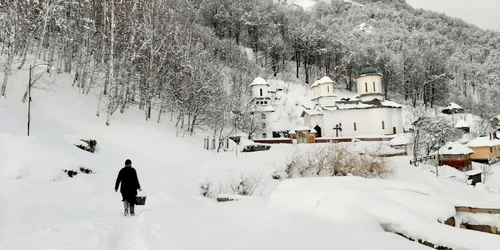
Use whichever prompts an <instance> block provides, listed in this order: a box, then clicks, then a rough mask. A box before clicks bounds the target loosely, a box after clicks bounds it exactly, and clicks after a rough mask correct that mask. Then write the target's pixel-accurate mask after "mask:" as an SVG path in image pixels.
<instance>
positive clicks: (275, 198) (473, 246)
mask: <svg viewBox="0 0 500 250" xmlns="http://www.w3.org/2000/svg"><path fill="white" fill-rule="evenodd" d="M432 190H433V189H432V188H430V187H428V186H426V185H421V184H412V183H407V182H400V181H390V180H374V179H364V178H359V177H337V178H319V177H316V178H301V179H290V180H286V181H284V182H282V183H281V184H280V185H279V186H278V188H277V189H276V190H275V191H274V192H273V193H272V195H271V197H270V204H269V205H270V206H271V207H272V208H274V209H277V208H279V209H288V210H290V209H291V210H301V211H308V212H311V213H313V214H315V215H317V216H320V217H323V218H327V219H329V220H331V221H332V222H334V223H343V222H346V221H349V222H350V223H352V222H357V223H359V226H360V228H363V230H367V229H372V230H374V231H376V230H382V229H383V230H385V231H388V232H395V233H400V234H403V235H405V236H406V237H410V238H412V239H417V240H423V241H426V242H431V243H433V244H436V245H438V246H446V247H450V248H453V249H470V250H482V249H484V250H486V249H491V247H492V246H498V245H499V244H500V237H499V236H497V235H491V234H485V233H480V232H475V231H469V230H463V229H460V228H455V227H450V226H447V225H444V224H441V223H439V222H438V221H445V220H446V219H448V218H450V217H452V216H454V215H455V214H456V213H455V209H454V205H453V202H450V201H449V200H448V199H447V198H446V197H444V196H442V195H440V194H439V193H435V192H433V191H432Z"/></svg>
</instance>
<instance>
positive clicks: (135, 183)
mask: <svg viewBox="0 0 500 250" xmlns="http://www.w3.org/2000/svg"><path fill="white" fill-rule="evenodd" d="M120 183H121V187H120V193H122V197H123V199H122V201H123V207H124V209H125V212H124V214H125V216H127V215H128V213H129V211H130V215H132V216H134V215H135V212H134V206H135V204H136V202H137V201H136V198H135V197H136V196H137V190H139V191H142V189H141V185H140V184H139V178H138V177H137V172H136V171H135V168H133V167H132V161H131V160H130V159H127V160H126V161H125V167H123V168H122V169H121V170H120V172H119V173H118V177H117V178H116V183H115V192H118V186H119V185H120Z"/></svg>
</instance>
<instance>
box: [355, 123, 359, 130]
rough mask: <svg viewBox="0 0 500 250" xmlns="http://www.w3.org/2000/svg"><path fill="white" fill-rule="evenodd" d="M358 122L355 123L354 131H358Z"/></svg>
mask: <svg viewBox="0 0 500 250" xmlns="http://www.w3.org/2000/svg"><path fill="white" fill-rule="evenodd" d="M357 129H358V128H357V127H356V123H354V131H357Z"/></svg>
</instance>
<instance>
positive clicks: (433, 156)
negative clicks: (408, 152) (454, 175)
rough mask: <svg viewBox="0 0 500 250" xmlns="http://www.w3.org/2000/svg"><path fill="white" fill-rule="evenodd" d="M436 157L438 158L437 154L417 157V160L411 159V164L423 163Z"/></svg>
mask: <svg viewBox="0 0 500 250" xmlns="http://www.w3.org/2000/svg"><path fill="white" fill-rule="evenodd" d="M435 159H436V156H435V155H429V156H424V157H420V158H417V159H416V160H410V165H413V164H414V163H415V162H418V163H422V162H424V161H428V160H435Z"/></svg>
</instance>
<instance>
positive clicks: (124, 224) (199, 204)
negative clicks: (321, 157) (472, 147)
mask: <svg viewBox="0 0 500 250" xmlns="http://www.w3.org/2000/svg"><path fill="white" fill-rule="evenodd" d="M0 76H1V74H0ZM55 79H56V81H55V83H54V84H53V85H52V86H51V87H50V88H46V89H35V90H33V97H32V99H33V102H32V121H31V122H32V123H31V136H30V137H27V136H26V122H27V120H26V109H27V104H26V103H22V102H21V101H20V100H21V97H22V94H23V91H24V88H25V85H24V83H25V82H27V74H26V71H25V70H24V71H23V70H21V71H16V73H15V75H14V76H13V77H12V80H11V83H10V84H9V85H8V90H7V94H8V96H7V98H1V99H0V249H9V250H10V249H30V250H31V249H120V250H121V249H203V250H208V249H252V250H253V249H270V250H276V249H297V250H298V249H301V250H302V249H374V250H377V249H380V250H390V249H428V248H427V247H424V246H422V245H420V244H418V243H415V242H411V241H408V240H406V239H404V238H403V237H400V236H397V235H396V234H393V233H391V232H392V231H403V232H405V233H407V234H408V235H409V236H413V237H417V238H421V239H425V240H429V241H433V242H435V243H440V244H448V245H451V246H453V247H454V249H471V250H472V249H474V250H481V249H492V247H495V246H498V245H499V244H500V236H496V235H486V234H484V235H483V234H480V233H477V232H473V231H467V230H461V229H457V228H452V227H445V226H442V225H440V224H438V223H437V220H438V219H439V220H445V219H447V217H449V216H453V215H454V211H453V205H476V206H489V207H492V206H499V207H500V201H499V197H498V194H496V193H489V192H488V191H486V190H485V189H484V188H483V189H481V188H474V187H472V186H467V185H465V184H463V183H460V182H457V181H455V180H452V179H446V178H436V177H435V176H434V175H433V174H432V173H431V172H429V171H428V170H424V169H421V168H414V167H411V166H409V164H408V159H409V157H404V156H402V157H395V158H392V159H391V163H392V167H393V168H394V170H395V173H394V175H393V176H392V177H391V180H385V181H384V180H366V179H361V178H356V177H345V178H319V177H318V178H305V179H301V180H287V181H278V180H273V179H272V178H271V173H273V172H274V171H275V170H281V169H283V168H284V167H285V164H286V160H287V159H288V157H290V156H291V155H293V154H294V152H296V151H297V150H298V149H300V148H301V147H302V148H304V147H310V145H273V146H272V148H271V150H270V151H265V152H255V153H238V156H237V157H236V155H235V152H234V151H233V152H223V153H219V154H217V153H213V152H212V151H207V150H204V149H203V136H204V135H203V134H196V135H194V136H193V137H189V136H187V135H186V136H185V137H184V138H179V137H176V136H175V134H176V130H175V129H174V126H173V124H172V123H171V122H170V121H169V120H168V117H169V115H168V114H165V115H164V117H163V121H162V122H161V123H156V121H154V120H150V121H145V119H144V113H143V112H142V111H139V110H137V109H136V107H131V108H130V109H129V110H127V111H126V112H125V113H124V114H121V113H119V112H116V113H115V114H114V115H113V116H112V118H111V126H106V125H105V119H106V117H105V112H104V110H102V111H101V115H100V116H99V117H97V116H96V115H95V113H96V108H97V103H98V102H97V99H98V98H97V96H96V95H95V94H92V93H91V94H89V95H83V94H80V93H78V91H77V89H76V88H75V87H71V84H72V78H71V77H70V76H69V75H59V76H57V77H56V78H55ZM101 107H102V108H104V107H105V105H102V106H101ZM79 139H95V140H97V143H98V152H97V153H95V154H91V153H88V152H85V151H82V150H80V149H78V148H76V147H75V146H74V144H77V143H80V142H79ZM125 159H131V160H132V162H133V166H134V167H135V168H136V169H137V172H138V175H139V179H140V182H141V185H142V188H143V190H144V191H143V192H142V195H146V196H147V201H146V205H145V206H138V207H137V208H136V213H137V214H138V216H136V217H133V218H132V217H124V216H123V214H122V209H123V207H122V203H121V196H120V194H119V193H115V191H114V182H115V179H116V175H117V174H118V171H119V170H120V168H121V167H122V166H123V163H124V161H125ZM80 167H85V168H90V169H92V170H93V171H94V172H95V173H93V174H84V173H81V172H79V171H78V169H79V168H80ZM498 168H499V169H500V167H498ZM63 169H74V170H76V171H78V172H79V173H78V175H76V176H75V177H73V178H69V177H68V176H67V175H66V173H64V172H63V171H62V170H63ZM495 170H497V169H495ZM241 176H250V177H251V178H253V179H255V180H256V181H257V182H258V186H257V188H256V190H255V192H254V196H255V197H254V198H252V199H245V200H242V201H239V202H232V203H217V202H216V201H215V200H213V199H208V198H205V197H202V196H201V195H200V193H199V184H200V182H203V181H204V180H206V179H209V180H211V181H212V183H213V184H214V185H216V186H218V187H219V188H220V189H221V190H222V191H223V192H228V193H230V192H231V188H230V186H231V185H232V184H234V183H237V182H238V181H239V179H240V178H241ZM498 176H500V173H499V175H495V176H493V177H491V180H498V179H499V177H498ZM386 231H389V232H386ZM466 240H470V242H469V243H467V242H465V241H466ZM471 242H472V243H471ZM474 242H477V244H476V243H474ZM488 246H489V248H487V247H488Z"/></svg>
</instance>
